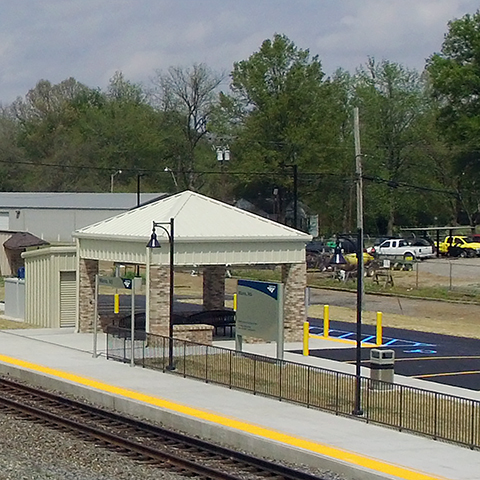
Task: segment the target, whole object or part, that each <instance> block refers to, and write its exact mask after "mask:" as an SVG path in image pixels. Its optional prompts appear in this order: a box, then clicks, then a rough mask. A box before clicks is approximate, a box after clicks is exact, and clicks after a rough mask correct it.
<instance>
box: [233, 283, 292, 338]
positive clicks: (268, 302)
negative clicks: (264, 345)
mask: <svg viewBox="0 0 480 480" xmlns="http://www.w3.org/2000/svg"><path fill="white" fill-rule="evenodd" d="M282 287H283V285H282V284H280V283H275V282H259V281H255V280H238V283H237V312H236V331H237V334H238V335H242V336H245V337H256V338H262V339H263V340H267V341H276V340H278V338H279V336H282V335H283V321H282V319H283V288H282Z"/></svg>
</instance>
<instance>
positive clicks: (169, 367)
mask: <svg viewBox="0 0 480 480" xmlns="http://www.w3.org/2000/svg"><path fill="white" fill-rule="evenodd" d="M165 370H168V371H169V372H171V371H172V370H175V365H173V364H170V365H167V366H166V367H165Z"/></svg>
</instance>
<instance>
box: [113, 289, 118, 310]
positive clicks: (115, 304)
mask: <svg viewBox="0 0 480 480" xmlns="http://www.w3.org/2000/svg"><path fill="white" fill-rule="evenodd" d="M119 311H120V297H119V295H118V293H115V295H114V296H113V313H118V312H119Z"/></svg>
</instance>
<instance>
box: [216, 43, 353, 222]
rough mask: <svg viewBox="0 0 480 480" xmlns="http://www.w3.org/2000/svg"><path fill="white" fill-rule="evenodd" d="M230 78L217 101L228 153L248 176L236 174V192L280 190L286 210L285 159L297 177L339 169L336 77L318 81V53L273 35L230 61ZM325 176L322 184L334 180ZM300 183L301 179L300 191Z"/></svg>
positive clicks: (317, 203) (289, 178) (288, 172)
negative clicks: (224, 118)
mask: <svg viewBox="0 0 480 480" xmlns="http://www.w3.org/2000/svg"><path fill="white" fill-rule="evenodd" d="M231 77H232V83H231V94H230V95H223V96H222V98H221V101H222V107H223V112H224V114H225V115H228V117H229V119H230V124H229V125H230V129H229V132H228V133H229V134H230V135H231V136H232V137H234V138H235V139H236V140H235V142H234V145H233V146H232V152H233V154H234V155H235V159H236V162H237V165H239V167H241V169H242V170H243V171H246V172H252V174H253V177H252V175H246V176H245V177H244V178H243V181H242V184H243V186H242V185H240V188H239V189H238V190H237V194H238V195H242V194H243V193H246V192H248V191H249V190H251V187H250V185H249V184H250V183H252V182H255V183H257V184H258V191H259V193H260V194H261V196H263V197H267V198H272V191H273V189H275V188H279V189H280V195H281V197H283V198H284V199H285V200H286V202H284V203H283V208H282V213H283V214H285V210H286V203H288V201H289V199H290V200H291V192H292V190H293V185H292V182H293V175H292V165H297V167H298V171H299V178H302V179H304V178H305V177H304V176H303V175H302V173H305V172H315V173H317V172H322V170H323V171H325V169H326V168H327V169H328V170H329V172H330V173H332V171H333V172H335V171H337V173H339V172H340V170H341V168H340V165H341V163H342V162H339V161H338V158H339V152H338V142H339V141H340V136H341V134H340V132H341V129H340V124H341V123H342V121H343V120H344V111H343V110H342V109H341V108H338V106H339V102H338V99H339V98H340V97H341V95H338V93H339V86H340V82H337V83H336V82H335V81H330V80H328V79H325V78H324V73H323V71H322V67H321V62H320V60H319V59H318V57H317V56H313V57H310V53H309V51H308V50H303V49H300V48H298V47H297V46H296V45H295V44H294V43H293V42H292V41H291V40H289V39H288V38H287V37H286V36H285V35H279V34H277V35H275V36H274V37H273V39H272V40H270V39H267V40H265V41H264V42H263V43H262V45H261V47H260V49H259V51H258V52H255V53H253V54H252V55H251V56H250V57H249V58H248V60H243V61H240V62H237V63H235V64H234V69H233V72H232V74H231ZM224 128H225V127H224ZM352 148H353V143H352ZM261 174H266V175H265V176H264V177H263V178H262V176H261ZM255 175H256V178H255ZM318 178H319V177H316V180H318ZM332 178H333V177H330V178H329V180H330V182H329V184H328V185H327V184H325V190H326V189H328V187H329V186H331V185H332V184H333V183H334V182H332V181H331V180H332ZM342 180H343V178H342ZM314 184H315V186H316V187H318V181H316V182H310V187H312V186H313V185H314ZM304 186H305V184H304V182H301V189H302V190H303V188H304ZM325 190H323V192H322V193H321V194H320V197H321V199H322V201H321V199H320V198H318V197H319V196H318V194H317V198H314V200H313V202H312V203H313V204H314V207H313V208H315V209H316V208H318V209H320V208H321V206H322V207H324V205H325V199H326V198H327V196H328V195H326V191H325ZM315 191H318V188H316V189H315ZM311 192H313V188H312V190H311ZM337 192H338V188H337ZM312 197H315V194H314V193H312ZM336 198H338V197H336Z"/></svg>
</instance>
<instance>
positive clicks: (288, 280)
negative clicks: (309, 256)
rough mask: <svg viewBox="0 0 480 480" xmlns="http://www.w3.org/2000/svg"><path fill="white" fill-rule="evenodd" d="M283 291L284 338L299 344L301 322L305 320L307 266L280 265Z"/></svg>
mask: <svg viewBox="0 0 480 480" xmlns="http://www.w3.org/2000/svg"><path fill="white" fill-rule="evenodd" d="M282 282H283V284H284V285H285V287H284V289H285V291H284V300H285V306H284V334H285V336H284V338H285V341H286V342H300V341H301V340H302V335H303V333H302V332H303V322H304V321H305V320H306V318H307V316H306V311H305V288H306V286H307V265H306V263H305V262H303V263H295V264H285V265H282Z"/></svg>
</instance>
